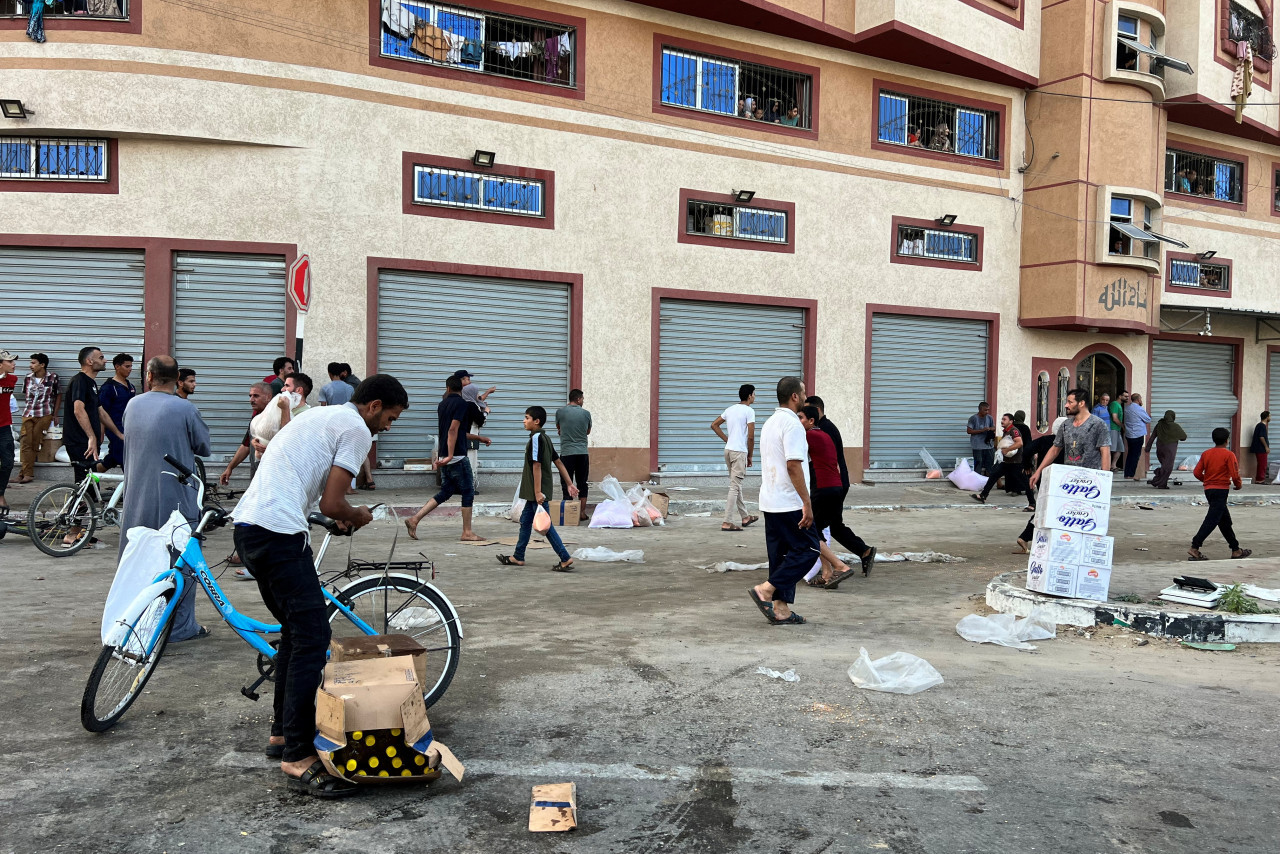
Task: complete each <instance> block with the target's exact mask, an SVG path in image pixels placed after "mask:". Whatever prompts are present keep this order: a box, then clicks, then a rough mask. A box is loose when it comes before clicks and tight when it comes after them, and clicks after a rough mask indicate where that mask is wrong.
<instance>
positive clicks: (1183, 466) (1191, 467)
mask: <svg viewBox="0 0 1280 854" xmlns="http://www.w3.org/2000/svg"><path fill="white" fill-rule="evenodd" d="M1198 462H1200V455H1199V454H1192V455H1191V456H1189V457H1183V458H1182V462H1180V463H1178V468H1177V470H1178V471H1195V469H1196V463H1198Z"/></svg>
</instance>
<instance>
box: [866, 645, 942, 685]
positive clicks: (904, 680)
mask: <svg viewBox="0 0 1280 854" xmlns="http://www.w3.org/2000/svg"><path fill="white" fill-rule="evenodd" d="M849 678H850V679H851V680H853V684H854V685H856V686H857V687H859V688H866V689H867V690H868V691H884V692H886V693H889V694H918V693H920V692H921V691H924V690H926V689H928V688H932V687H933V686H934V685H941V684H942V674H941V673H939V672H938V671H937V670H934V669H933V665H931V664H930V663H929V662H927V661H925V660H924V659H923V658H920V657H919V656H915V655H912V654H911V653H909V652H895V653H893V654H891V655H886V656H885V657H884V658H877V659H876V660H875V661H872V660H871V656H870V655H868V654H867V650H866V648H865V647H863V648H861V649H859V650H858V660H857V661H855V662H854V663H853V666H851V667H850V668H849Z"/></svg>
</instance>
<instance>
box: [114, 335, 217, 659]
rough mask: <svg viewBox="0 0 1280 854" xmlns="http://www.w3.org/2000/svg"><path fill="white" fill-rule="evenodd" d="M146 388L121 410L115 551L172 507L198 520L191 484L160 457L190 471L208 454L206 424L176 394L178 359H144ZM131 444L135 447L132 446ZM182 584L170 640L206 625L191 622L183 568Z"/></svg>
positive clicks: (190, 580)
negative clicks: (120, 500) (121, 485)
mask: <svg viewBox="0 0 1280 854" xmlns="http://www.w3.org/2000/svg"><path fill="white" fill-rule="evenodd" d="M146 381H147V388H148V389H149V391H147V392H146V393H145V394H141V395H138V396H137V397H135V398H134V399H133V400H130V401H129V405H128V406H127V407H126V408H125V411H124V431H125V434H126V435H127V436H128V437H129V450H130V452H131V453H130V454H129V457H128V458H127V459H126V460H125V466H124V480H125V490H126V491H125V499H124V512H123V513H122V514H121V518H120V554H122V555H123V554H124V549H125V546H126V545H128V534H129V529H130V528H134V527H136V526H138V525H141V526H143V527H146V528H159V527H160V526H161V525H163V524H164V523H165V522H167V521H168V520H169V516H170V514H172V513H173V511H174V510H177V511H179V512H180V513H181V514H182V516H183V517H184V518H185V519H187V520H188V521H189V522H196V521H197V520H198V519H199V514H200V508H199V507H198V506H197V504H196V497H197V493H196V489H195V484H194V483H192V482H190V481H188V483H187V484H186V485H183V484H181V483H179V482H178V479H177V477H175V474H176V472H175V471H174V468H173V467H172V466H170V465H169V464H168V463H166V462H165V461H164V455H165V454H169V455H170V456H172V457H173V458H174V459H175V460H177V461H178V462H180V463H182V464H183V465H184V466H186V467H187V468H188V469H191V470H193V471H194V470H195V465H196V463H195V457H196V455H199V456H202V457H204V456H208V455H209V453H210V449H209V428H208V426H206V425H205V423H204V419H203V418H201V417H200V412H199V410H197V409H196V407H195V404H193V403H191V402H190V401H187V400H183V399H182V398H181V397H178V395H177V393H176V392H177V386H178V362H177V360H175V359H174V358H173V357H172V356H155V357H153V358H152V359H151V360H150V361H149V362H147V376H146ZM135 449H136V450H135ZM184 575H185V576H186V579H187V584H186V586H185V588H184V590H183V594H182V601H180V602H179V603H178V608H177V611H176V613H175V614H174V620H173V630H172V632H171V633H170V635H169V642H170V643H178V642H180V641H185V640H191V639H192V638H197V637H205V636H207V635H208V634H209V630H208V629H207V628H205V627H204V626H201V625H199V624H197V623H196V601H195V593H196V588H197V587H198V586H199V583H198V582H197V581H196V580H195V578H194V575H193V573H192V572H191V570H189V569H184Z"/></svg>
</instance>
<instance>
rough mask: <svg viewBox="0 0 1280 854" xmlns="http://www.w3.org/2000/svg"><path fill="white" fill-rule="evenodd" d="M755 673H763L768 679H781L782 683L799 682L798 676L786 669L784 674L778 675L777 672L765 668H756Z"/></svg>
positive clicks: (793, 671)
mask: <svg viewBox="0 0 1280 854" xmlns="http://www.w3.org/2000/svg"><path fill="white" fill-rule="evenodd" d="M756 673H763V674H764V675H765V676H768V677H769V678H770V679H781V680H782V681H783V682H799V681H800V674H798V673H796V672H795V670H792V669H788V670H787V671H786V672H785V673H779V672H778V671H776V670H770V669H769V668H767V667H757V668H756Z"/></svg>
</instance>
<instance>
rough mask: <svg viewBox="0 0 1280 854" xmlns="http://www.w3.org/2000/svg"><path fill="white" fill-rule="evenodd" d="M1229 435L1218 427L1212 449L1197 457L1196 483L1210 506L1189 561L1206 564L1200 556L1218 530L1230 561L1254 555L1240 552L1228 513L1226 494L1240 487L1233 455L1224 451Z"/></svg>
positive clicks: (1251, 552) (1229, 433) (1190, 551)
mask: <svg viewBox="0 0 1280 854" xmlns="http://www.w3.org/2000/svg"><path fill="white" fill-rule="evenodd" d="M1230 438H1231V431H1230V430H1228V429H1227V428H1225V427H1217V428H1215V429H1214V431H1213V445H1214V446H1213V447H1212V448H1210V449H1209V450H1207V451H1205V452H1204V453H1203V454H1201V455H1200V462H1198V463H1196V468H1195V472H1194V474H1195V476H1196V480H1199V481H1202V482H1203V483H1204V497H1205V500H1207V501H1208V502H1209V512H1207V513H1205V515H1204V522H1203V523H1202V524H1201V525H1200V530H1199V531H1196V535H1195V536H1194V537H1192V539H1191V549H1190V550H1189V551H1188V552H1187V554H1188V555H1190V558H1189V559H1190V560H1208V558H1207V557H1205V556H1204V555H1203V554H1201V553H1200V547H1201V546H1202V545H1204V541H1205V539H1206V538H1207V537H1208V536H1209V535H1210V534H1212V533H1213V529H1214V528H1217V529H1219V530H1220V531H1222V536H1223V537H1225V538H1226V540H1227V545H1229V546H1231V557H1232V558H1233V559H1235V560H1239V559H1240V558H1246V557H1248V556H1249V555H1251V554H1253V551H1252V550H1251V549H1242V548H1240V541H1239V540H1237V539H1236V532H1235V531H1234V530H1233V529H1232V527H1231V511H1230V510H1228V509H1227V494H1228V492H1229V491H1230V490H1231V489H1232V488H1235V489H1239V488H1240V487H1241V486H1243V482H1242V481H1241V480H1240V467H1239V465H1238V464H1237V463H1236V455H1235V454H1233V453H1232V452H1231V450H1230V449H1229V448H1228V447H1227V440H1228V439H1230Z"/></svg>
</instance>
